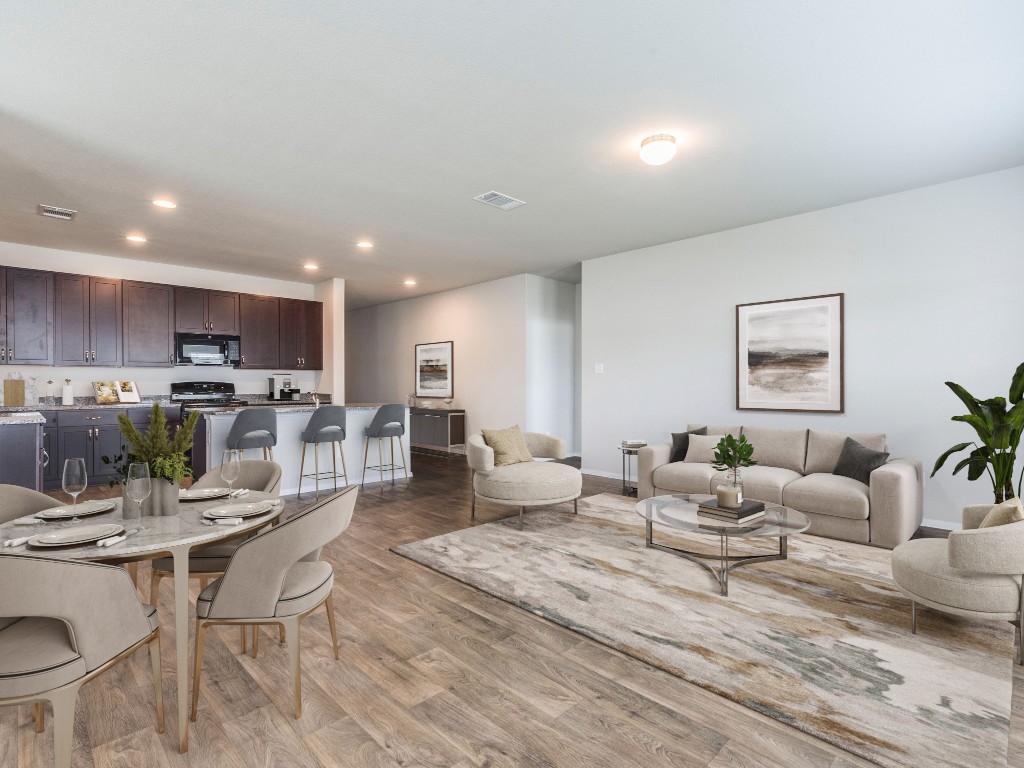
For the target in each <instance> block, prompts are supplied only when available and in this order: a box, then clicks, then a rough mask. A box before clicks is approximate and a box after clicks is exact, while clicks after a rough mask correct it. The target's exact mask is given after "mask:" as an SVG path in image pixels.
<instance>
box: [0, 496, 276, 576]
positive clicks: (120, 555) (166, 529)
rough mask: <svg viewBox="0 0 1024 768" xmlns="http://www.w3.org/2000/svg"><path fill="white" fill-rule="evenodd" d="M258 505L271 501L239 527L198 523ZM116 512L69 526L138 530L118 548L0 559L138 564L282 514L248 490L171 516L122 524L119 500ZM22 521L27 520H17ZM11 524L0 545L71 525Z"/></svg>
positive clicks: (12, 550)
mask: <svg viewBox="0 0 1024 768" xmlns="http://www.w3.org/2000/svg"><path fill="white" fill-rule="evenodd" d="M263 500H277V501H278V502H279V503H277V504H276V505H275V506H274V507H273V508H272V509H271V510H270V511H269V512H267V513H266V514H264V515H258V516H256V517H248V518H245V519H244V520H242V523H241V525H206V524H205V523H203V522H202V513H203V511H204V510H207V509H213V508H214V507H219V506H221V505H223V504H236V503H244V502H253V501H263ZM111 501H116V502H117V507H116V508H115V509H114V510H113V511H111V512H107V513H104V514H102V515H91V516H89V517H80V518H79V519H78V523H75V525H92V524H94V523H118V524H119V525H123V526H124V528H125V530H127V531H130V530H132V529H134V528H139V529H140V530H139V532H138V533H135V534H133V535H131V536H129V537H128V538H127V539H125V540H124V541H122V542H121V543H119V544H115V545H113V546H111V547H97V546H96V545H95V544H86V545H84V546H81V547H59V548H57V547H54V548H46V549H44V548H42V547H39V548H29V547H28V546H26V545H25V544H22V545H21V546H17V547H0V554H5V555H7V554H10V555H34V556H37V557H58V558H64V559H69V560H124V559H135V560H144V559H152V558H155V557H158V556H163V555H164V554H166V553H167V552H168V551H169V550H170V549H171V548H173V547H180V546H184V545H189V546H200V545H201V546H206V545H209V544H212V543H214V542H216V541H220V540H221V539H227V538H232V537H234V536H237V535H238V534H240V533H244V532H245V531H251V530H254V529H258V528H262V527H263V526H265V525H266V524H267V523H269V522H271V521H272V520H275V519H277V517H278V516H279V515H280V514H281V512H283V511H284V499H278V497H276V496H271V495H270V494H269V493H261V492H259V491H250V492H249V493H247V494H246V495H245V496H243V497H241V498H238V499H214V500H211V501H190V502H182V503H181V504H180V505H179V507H178V514H177V515H168V516H162V517H133V518H129V519H127V520H126V519H124V517H123V515H122V510H121V499H111ZM20 519H22V520H24V519H27V518H20ZM14 523H15V521H13V520H12V521H11V522H9V523H4V524H3V525H0V542H2V541H7V540H8V539H20V538H22V537H24V536H35V535H36V534H39V533H47V532H49V531H53V530H57V529H59V528H67V527H69V526H71V525H72V523H71V522H69V521H63V520H62V521H60V522H47V523H44V524H37V525H15V524H14Z"/></svg>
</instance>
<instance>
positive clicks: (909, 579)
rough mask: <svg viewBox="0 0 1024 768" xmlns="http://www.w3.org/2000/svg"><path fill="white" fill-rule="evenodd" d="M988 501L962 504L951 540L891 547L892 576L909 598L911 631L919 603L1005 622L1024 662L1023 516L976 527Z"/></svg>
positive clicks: (915, 541)
mask: <svg viewBox="0 0 1024 768" xmlns="http://www.w3.org/2000/svg"><path fill="white" fill-rule="evenodd" d="M992 507H993V505H991V504H974V505H970V506H967V507H964V510H963V529H962V530H960V531H952V532H951V533H950V534H949V539H948V540H947V539H913V540H912V541H907V542H905V543H903V544H900V545H899V546H898V547H896V549H894V550H893V551H892V577H893V580H894V581H895V582H896V586H898V587H899V588H900V590H901V591H902V592H903V593H904V594H906V595H907V597H909V598H910V631H911V632H913V633H915V634H916V633H917V604H918V603H920V604H921V605H925V606H928V607H929V608H934V609H936V610H939V611H943V612H945V613H952V614H955V615H957V616H964V617H967V618H971V619H990V620H995V621H1009V622H1011V623H1012V624H1013V625H1014V627H1015V632H1014V641H1015V642H1014V647H1015V654H1014V660H1015V661H1016V663H1017V664H1024V642H1022V638H1021V628H1022V626H1024V591H1022V589H1021V578H1022V576H1024V520H1022V521H1020V522H1015V523H1009V524H1007V525H996V526H994V527H991V528H979V526H980V525H981V522H982V520H984V519H985V516H986V515H987V514H988V513H989V512H990V511H991V509H992Z"/></svg>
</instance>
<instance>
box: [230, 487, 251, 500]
mask: <svg viewBox="0 0 1024 768" xmlns="http://www.w3.org/2000/svg"><path fill="white" fill-rule="evenodd" d="M248 492H249V489H248V488H239V489H238V490H237V491H232V492H231V493H230V494H229V495H230V496H231V498H232V499H237V498H238V497H239V496H245V494H247V493H248Z"/></svg>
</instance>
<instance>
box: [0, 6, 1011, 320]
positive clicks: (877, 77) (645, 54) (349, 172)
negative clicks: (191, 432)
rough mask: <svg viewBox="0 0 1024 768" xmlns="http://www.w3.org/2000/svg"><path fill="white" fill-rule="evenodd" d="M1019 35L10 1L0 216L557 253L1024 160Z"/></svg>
mask: <svg viewBox="0 0 1024 768" xmlns="http://www.w3.org/2000/svg"><path fill="white" fill-rule="evenodd" d="M1022 32H1024V3H1021V2H1019V1H1018V0H1005V1H999V0H990V1H985V0H970V1H965V2H952V1H951V0H940V2H936V1H935V0H901V1H900V2H892V0H883V1H881V2H857V3H840V2H821V1H820V0H806V2H796V1H793V0H776V1H775V2H723V0H701V1H699V2H681V1H680V0H649V1H648V2H646V3H642V4H637V3H633V4H630V3H622V2H610V1H608V0H602V1H601V2H597V1H596V0H589V1H588V2H555V3H552V2H550V0H548V1H547V2H533V1H532V0H530V1H527V2H524V1H523V0H519V1H518V2H514V3H504V4H501V3H489V2H483V3H482V2H469V1H467V0H444V1H443V2H383V1H381V0H376V1H375V2H362V3H339V2H327V0H324V1H323V2H320V3H310V2H306V3H299V2H258V3H257V2H253V0H246V1H245V2H242V1H240V0H235V1H230V0H224V1H222V2H217V3H209V2H187V3H186V2H173V3H139V2H96V1H93V2H73V1H72V0H62V2H44V1H43V0H36V2H32V3H8V4H5V6H4V10H3V15H2V23H0V73H2V75H0V239H2V240H9V241H12V242H21V243H32V244H37V245H44V246H51V247H55V248H64V249H69V250H76V251H85V252H89V253H103V254H110V255H118V256H131V257H134V258H140V259H150V260H154V261H163V262H174V263H181V264H189V265H195V266H204V267H209V266H215V267H221V268H223V269H225V270H230V271H237V272H244V273H250V274H258V275H265V276H269V277H277V278H282V279H289V280H303V281H309V282H315V281H316V280H320V279H323V278H324V277H325V276H337V277H344V278H346V279H347V281H348V282H347V292H348V301H349V306H362V305H367V304H372V303H379V302H382V301H389V300H393V299H396V298H402V297H405V296H409V295H416V294H418V293H427V292H433V291H437V290H443V289H446V288H452V287H456V286H460V285H467V284H470V283H476V282H480V281H484V280H489V279H494V278H497V277H502V276H506V275H511V274H518V273H521V272H534V273H538V274H548V275H555V276H563V277H564V276H569V275H571V274H572V273H573V268H574V267H576V266H577V265H578V263H579V262H580V261H581V260H584V259H588V258H593V257H596V256H601V255H605V254H609V253H616V252H620V251H624V250H629V249H632V248H638V247H641V246H646V245H653V244H656V243H661V242H667V241H671V240H677V239H680V238H685V237H692V236H695V235H700V234H704V233H708V232H713V231H718V230H722V229H728V228H731V227H736V226H742V225H745V224H750V223H754V222H758V221H764V220H768V219H774V218H778V217H781V216H787V215H791V214H795V213H799V212H803V211H808V210H814V209H819V208H824V207H827V206H831V205H836V204H840V203H844V202H850V201H853V200H859V199H864V198H868V197H874V196H877V195H881V194H886V193H891V192H896V191H899V190H903V189H910V188H913V187H919V186H922V185H927V184H932V183H937V182H941V181H945V180H949V179H954V178H960V177H964V176H969V175H973V174H978V173H984V172H987V171H992V170H997V169H1001V168H1006V167H1010V166H1014V165H1020V164H1024V87H1022V83H1024V45H1022V44H1021V33H1022ZM666 130H668V131H673V132H676V133H678V134H680V135H682V136H684V137H685V142H684V144H683V146H682V149H681V151H680V153H679V155H678V156H677V157H676V159H675V160H674V161H673V162H671V163H670V164H668V165H666V166H662V167H658V168H652V167H648V166H645V165H643V164H642V163H641V162H640V161H639V159H638V158H637V155H636V150H637V147H638V145H639V140H640V139H641V138H642V137H643V136H645V135H647V134H649V133H654V132H661V131H666ZM492 189H494V190H498V191H499V192H503V193H506V194H509V195H512V196H514V197H518V198H520V199H523V200H526V201H527V203H528V205H526V206H525V207H522V208H519V209H517V210H514V211H510V212H503V211H500V210H497V209H493V208H489V207H487V206H484V205H482V204H480V203H477V202H474V201H473V200H472V198H473V197H474V196H475V195H478V194H480V193H482V192H487V191H490V190H492ZM156 196H167V197H171V198H173V199H175V200H177V201H178V203H179V208H178V209H177V210H176V211H174V212H166V211H160V210H158V209H156V208H154V207H153V206H152V205H150V204H149V202H148V201H149V200H150V199H152V198H153V197H156ZM40 202H43V203H49V204H55V205H60V206H67V207H70V208H74V209H77V210H78V211H80V214H79V217H78V219H77V220H76V221H75V222H73V223H72V224H65V223H61V222H58V221H54V220H52V219H45V218H43V217H40V216H38V215H36V213H35V206H36V204H37V203H40ZM134 230H138V231H141V232H144V233H145V234H146V235H147V236H148V237H149V238H150V242H149V243H147V244H145V245H143V246H133V245H131V244H129V243H127V242H126V241H125V240H124V235H125V234H127V233H128V232H131V231H134ZM362 238H367V239H370V240H373V241H374V242H375V243H376V244H377V247H376V248H374V249H372V250H369V251H364V250H361V249H357V248H356V247H355V246H354V243H355V241H356V240H359V239H362ZM751 256H752V257H755V256H756V254H751ZM307 260H314V261H317V262H319V263H321V264H322V265H323V269H321V270H320V271H319V272H318V273H309V272H306V271H304V270H303V269H302V266H301V265H302V264H303V263H304V262H305V261H307ZM86 268H87V265H83V270H85V269H86ZM407 277H415V278H417V279H418V280H419V285H418V286H416V288H413V289H410V288H407V287H405V286H403V285H402V280H404V279H405V278H407Z"/></svg>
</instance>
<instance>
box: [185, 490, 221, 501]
mask: <svg viewBox="0 0 1024 768" xmlns="http://www.w3.org/2000/svg"><path fill="white" fill-rule="evenodd" d="M229 493H231V489H230V488H182V489H181V490H180V491H178V501H210V500H211V499H223V498H224V497H225V496H227V495H228V494H229Z"/></svg>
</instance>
